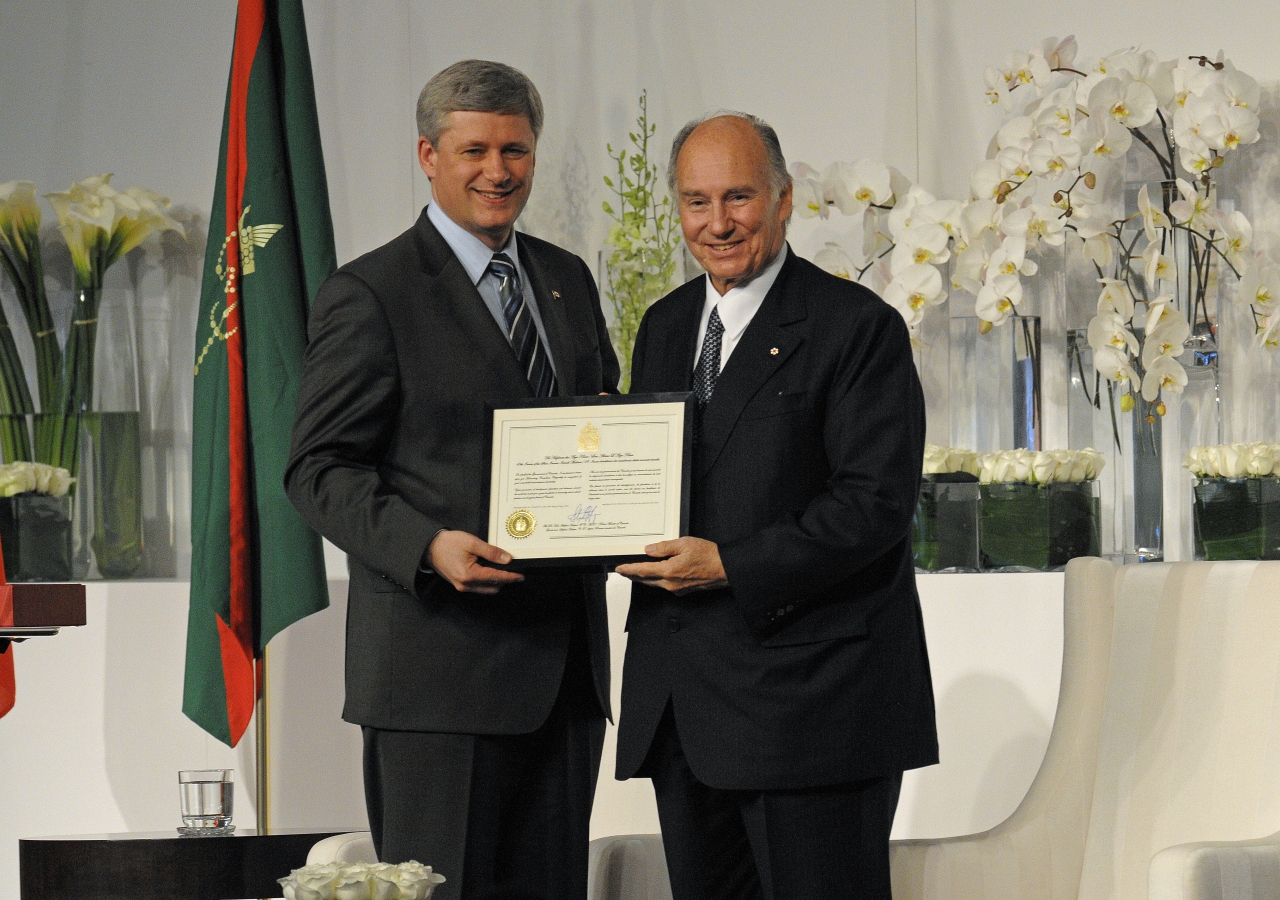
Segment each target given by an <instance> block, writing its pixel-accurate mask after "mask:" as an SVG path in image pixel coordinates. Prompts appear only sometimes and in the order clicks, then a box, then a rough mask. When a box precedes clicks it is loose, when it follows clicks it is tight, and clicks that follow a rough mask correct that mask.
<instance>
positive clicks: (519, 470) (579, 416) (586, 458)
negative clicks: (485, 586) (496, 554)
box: [487, 394, 694, 568]
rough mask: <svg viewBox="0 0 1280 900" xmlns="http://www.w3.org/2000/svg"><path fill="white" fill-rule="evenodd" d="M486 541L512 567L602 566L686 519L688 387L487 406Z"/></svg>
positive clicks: (640, 551) (678, 529) (672, 534)
mask: <svg viewBox="0 0 1280 900" xmlns="http://www.w3.org/2000/svg"><path fill="white" fill-rule="evenodd" d="M489 408H490V409H491V411H492V415H493V425H492V432H491V434H490V460H489V463H490V465H489V471H488V473H487V474H488V476H489V478H488V488H489V525H488V537H487V540H488V541H489V543H491V544H495V545H497V546H499V547H502V548H503V549H504V550H506V551H507V552H508V553H510V554H511V556H512V557H513V562H512V566H514V567H516V568H520V567H524V566H539V565H560V566H566V565H586V564H591V565H595V564H601V563H605V564H612V563H617V562H622V561H626V560H630V559H642V558H644V548H645V546H646V545H648V544H652V543H655V542H657V541H665V540H672V539H674V538H677V537H680V536H681V535H683V534H684V533H685V531H686V530H687V526H688V508H689V494H688V485H689V471H690V468H691V464H692V446H691V445H692V440H691V436H692V426H693V419H692V415H693V413H692V410H693V408H694V406H693V400H692V395H691V394H648V395H634V394H632V395H626V396H618V395H611V396H606V397H574V398H558V399H550V400H528V401H520V402H516V403H512V404H510V405H498V404H496V403H493V404H489Z"/></svg>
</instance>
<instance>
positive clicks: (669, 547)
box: [614, 537, 729, 594]
mask: <svg viewBox="0 0 1280 900" xmlns="http://www.w3.org/2000/svg"><path fill="white" fill-rule="evenodd" d="M644 552H645V553H647V554H649V555H650V556H653V557H656V558H658V559H660V560H662V561H661V562H642V563H627V564H626V565H622V566H618V568H617V569H615V570H614V571H616V572H617V573H618V574H619V575H622V576H625V577H626V578H630V579H631V580H632V581H636V582H639V583H640V584H647V585H649V586H651V587H656V588H662V589H663V590H664V591H671V592H672V593H673V594H687V593H689V592H690V591H706V590H711V589H712V588H722V587H728V586H729V576H728V575H726V574H725V571H724V565H723V564H722V563H721V562H720V548H719V547H717V546H716V545H715V544H714V543H713V542H711V541H704V540H703V539H702V538H696V537H682V538H677V539H676V540H674V541H661V542H659V543H657V544H650V545H649V546H648V547H645V548H644Z"/></svg>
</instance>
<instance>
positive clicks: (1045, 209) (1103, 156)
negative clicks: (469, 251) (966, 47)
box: [793, 37, 1280, 414]
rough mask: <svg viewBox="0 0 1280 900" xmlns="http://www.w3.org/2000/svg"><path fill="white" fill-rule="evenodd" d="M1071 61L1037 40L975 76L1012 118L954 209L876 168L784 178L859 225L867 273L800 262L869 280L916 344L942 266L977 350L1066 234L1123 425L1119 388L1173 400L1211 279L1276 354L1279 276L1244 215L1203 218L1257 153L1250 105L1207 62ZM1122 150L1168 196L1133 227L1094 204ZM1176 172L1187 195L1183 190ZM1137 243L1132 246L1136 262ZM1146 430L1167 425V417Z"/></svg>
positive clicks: (1111, 180)
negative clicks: (1183, 281)
mask: <svg viewBox="0 0 1280 900" xmlns="http://www.w3.org/2000/svg"><path fill="white" fill-rule="evenodd" d="M1076 55H1077V47H1076V42H1075V40H1074V38H1070V37H1069V38H1067V39H1066V40H1063V41H1058V40H1057V39H1056V38H1049V39H1047V40H1045V41H1044V42H1043V44H1042V45H1041V46H1039V47H1035V48H1032V49H1031V50H1028V51H1026V52H1023V53H1017V54H1014V55H1013V56H1011V57H1010V58H1009V59H1008V60H1007V62H1006V65H1005V66H1004V67H1003V68H998V69H997V68H992V69H988V70H987V73H986V83H987V98H988V100H989V101H990V102H991V103H993V104H999V105H1000V106H1001V107H1002V108H1003V109H1005V110H1006V111H1007V112H1009V113H1010V116H1009V118H1008V119H1007V121H1006V122H1005V123H1004V124H1003V125H1002V126H1001V127H1000V129H999V130H998V131H997V133H996V135H995V137H994V138H993V140H992V142H991V145H990V148H989V151H988V158H987V160H986V161H984V162H983V163H982V164H981V165H979V166H978V168H977V169H976V170H975V171H974V173H973V175H972V177H971V179H970V192H969V197H968V198H967V199H965V200H964V201H963V202H953V201H948V200H938V199H936V198H934V197H933V196H932V195H930V194H929V193H928V192H927V191H925V190H924V189H923V188H921V187H920V186H918V185H912V184H910V183H909V182H908V181H907V180H906V179H905V178H903V177H902V176H901V175H900V174H899V173H896V172H894V171H893V170H891V169H888V168H887V167H885V166H882V165H879V164H876V163H872V162H865V161H864V162H859V163H857V164H856V165H850V164H847V163H833V164H832V165H831V166H829V167H828V168H827V170H826V171H825V172H823V173H822V174H821V175H819V174H818V173H817V171H816V170H814V169H813V168H811V167H810V166H808V165H806V164H804V163H797V164H796V165H795V166H794V167H793V175H794V177H795V180H796V189H795V190H796V210H797V213H798V214H799V215H800V216H802V217H805V216H810V217H811V216H823V217H825V216H827V215H828V214H829V211H830V209H831V208H832V207H835V208H836V209H838V210H840V212H842V213H844V214H846V215H857V214H861V215H863V217H864V222H863V235H864V238H863V256H864V259H865V261H864V263H862V264H861V265H855V264H854V263H853V262H852V260H851V259H850V258H849V257H848V255H847V254H846V253H845V252H844V250H843V249H842V248H840V247H839V246H838V245H836V244H828V245H827V246H826V247H824V248H823V250H821V251H819V253H818V254H817V255H816V256H815V258H814V262H815V263H816V264H818V265H819V266H821V267H823V268H825V269H827V270H828V271H830V272H833V273H835V274H838V275H843V276H845V277H852V278H856V279H858V280H863V279H864V278H868V279H869V281H870V283H871V285H872V286H873V287H875V288H877V289H878V290H879V291H880V292H881V294H882V296H883V297H884V299H885V300H886V301H887V302H889V303H890V304H891V305H893V306H894V307H895V308H897V309H898V311H899V312H900V313H901V314H902V315H903V318H904V319H905V320H906V321H907V324H908V326H910V327H911V329H912V332H913V336H914V334H915V332H916V329H917V326H918V325H919V323H920V321H921V319H922V317H923V315H924V312H925V310H926V309H927V308H928V307H930V306H935V305H938V304H940V303H942V302H943V300H945V299H946V296H947V292H946V288H945V286H944V283H943V278H942V274H941V272H940V271H938V269H937V267H938V266H940V265H941V264H943V263H946V262H948V261H953V266H952V270H951V279H950V286H951V287H953V288H963V289H965V290H967V291H969V292H970V293H972V294H974V295H975V297H976V304H975V309H976V313H977V315H978V317H979V318H980V319H981V323H980V330H981V331H983V332H987V331H990V330H991V328H993V327H995V326H998V325H1001V324H1003V323H1004V322H1005V321H1006V320H1007V319H1008V317H1009V316H1011V315H1016V314H1017V312H1018V305H1019V304H1020V303H1021V302H1022V295H1023V279H1024V278H1027V277H1031V276H1034V275H1035V274H1036V272H1037V271H1038V266H1037V264H1036V263H1035V262H1034V260H1032V259H1031V258H1029V257H1030V256H1031V255H1032V254H1034V252H1035V251H1036V250H1038V249H1039V248H1040V247H1042V246H1049V247H1060V246H1062V244H1063V243H1064V241H1065V239H1066V235H1067V233H1068V232H1074V233H1075V234H1076V235H1077V236H1078V237H1079V238H1080V239H1082V241H1083V253H1084V255H1085V257H1086V259H1088V260H1089V261H1090V262H1091V263H1092V264H1093V265H1095V266H1096V268H1097V271H1098V275H1099V278H1100V280H1101V283H1102V285H1103V287H1102V292H1101V295H1100V297H1099V302H1098V314H1097V316H1096V317H1095V319H1094V320H1093V322H1092V323H1091V324H1090V327H1089V341H1090V344H1091V346H1092V347H1093V349H1094V366H1095V368H1096V369H1097V373H1098V378H1099V379H1102V378H1105V379H1107V380H1108V382H1109V390H1110V391H1111V393H1112V397H1113V399H1114V387H1115V386H1116V385H1117V384H1118V385H1119V386H1120V387H1121V388H1123V389H1124V391H1123V394H1122V396H1121V398H1120V405H1121V408H1122V409H1124V410H1126V411H1127V410H1129V409H1132V408H1133V405H1134V397H1133V394H1132V391H1131V390H1130V388H1132V389H1133V390H1140V391H1141V393H1142V395H1143V398H1144V399H1145V400H1147V401H1148V402H1154V401H1157V400H1158V398H1159V396H1160V393H1161V392H1162V391H1169V392H1177V391H1180V390H1181V389H1182V386H1183V385H1184V384H1185V383H1186V374H1185V372H1184V371H1183V369H1182V366H1181V364H1180V363H1178V362H1177V360H1176V357H1178V356H1180V355H1181V354H1182V352H1183V345H1184V343H1185V342H1186V340H1187V338H1188V337H1189V336H1191V335H1192V334H1196V335H1204V334H1211V332H1212V326H1211V323H1209V321H1208V317H1207V300H1208V299H1209V298H1210V297H1211V295H1212V292H1213V291H1214V290H1216V286H1217V264H1218V263H1221V264H1222V265H1224V266H1226V268H1228V269H1229V270H1230V271H1231V272H1232V273H1233V274H1235V275H1236V276H1238V277H1239V278H1240V279H1241V290H1240V293H1239V298H1238V300H1239V302H1241V303H1246V304H1248V305H1249V306H1250V307H1251V308H1252V312H1253V316H1254V321H1255V325H1256V330H1257V334H1258V337H1259V340H1260V341H1261V342H1262V343H1263V344H1264V345H1265V346H1267V347H1275V346H1277V345H1280V313H1278V312H1277V310H1278V308H1280V260H1277V259H1273V258H1272V257H1271V256H1269V255H1268V254H1267V253H1265V252H1258V251H1255V250H1254V247H1255V246H1258V245H1259V244H1260V243H1261V242H1259V241H1257V240H1256V239H1255V235H1254V234H1253V228H1252V226H1251V225H1250V223H1249V222H1248V220H1247V219H1246V217H1245V216H1244V215H1243V214H1242V213H1240V212H1238V211H1233V212H1231V213H1230V214H1228V213H1226V212H1224V211H1222V210H1220V209H1218V208H1217V201H1216V188H1215V186H1214V181H1213V179H1214V175H1215V173H1216V172H1217V171H1218V170H1219V169H1221V167H1222V166H1223V164H1224V162H1225V161H1226V159H1227V158H1228V157H1229V155H1230V154H1232V153H1234V152H1235V151H1236V150H1238V149H1239V148H1240V147H1241V146H1242V145H1246V144H1251V143H1253V142H1255V141H1257V140H1258V138H1259V133H1258V116H1257V113H1256V111H1255V110H1256V108H1257V104H1258V96H1259V91H1258V85H1257V82H1256V81H1255V80H1254V79H1253V78H1251V77H1250V76H1249V75H1247V74H1245V73H1243V72H1240V71H1239V70H1237V69H1236V68H1235V67H1234V66H1233V65H1232V64H1231V63H1230V61H1228V60H1226V59H1223V58H1222V57H1221V55H1219V57H1218V58H1216V59H1210V58H1209V57H1207V56H1187V57H1180V58H1177V59H1173V60H1160V59H1158V58H1157V57H1156V56H1155V55H1154V54H1153V53H1152V52H1150V51H1139V50H1136V49H1128V50H1122V51H1119V52H1117V53H1113V54H1111V55H1110V56H1106V57H1103V58H1101V59H1099V60H1097V61H1096V62H1095V63H1093V64H1092V65H1091V66H1087V67H1079V66H1077V63H1076ZM1135 144H1141V145H1142V146H1143V147H1144V148H1146V150H1148V151H1149V152H1150V153H1152V154H1153V155H1154V158H1155V160H1156V161H1157V164H1158V165H1159V167H1160V171H1161V172H1162V174H1163V176H1164V179H1165V181H1166V183H1167V184H1170V186H1171V185H1172V184H1176V189H1177V191H1176V195H1175V194H1174V193H1173V192H1172V190H1171V189H1167V190H1166V191H1165V196H1162V197H1160V198H1151V197H1150V196H1149V195H1148V193H1147V191H1146V190H1145V189H1143V190H1142V191H1141V192H1140V196H1139V200H1138V203H1139V207H1140V212H1139V213H1135V214H1134V215H1133V216H1131V217H1129V218H1125V217H1123V216H1121V217H1118V218H1117V217H1113V216H1112V215H1111V214H1109V212H1108V211H1107V209H1106V204H1105V203H1104V202H1103V199H1104V197H1105V195H1106V190H1107V188H1108V187H1110V186H1112V185H1114V184H1115V183H1116V182H1117V181H1118V179H1119V178H1120V176H1121V173H1120V166H1119V162H1120V161H1121V159H1122V158H1123V157H1124V156H1125V154H1127V153H1128V152H1129V151H1130V149H1131V148H1132V147H1133V146H1134V145H1135ZM1180 170H1181V171H1182V172H1184V173H1185V174H1187V175H1188V176H1189V177H1188V178H1186V179H1184V178H1179V177H1178V173H1179V171H1180ZM1139 216H1140V217H1141V222H1140V223H1138V222H1137V221H1136V219H1137V218H1138V217H1139ZM1130 219H1134V220H1135V221H1134V222H1132V223H1131V222H1130ZM1138 224H1141V226H1142V227H1141V230H1140V231H1137V229H1136V227H1135V226H1136V225H1138ZM1126 226H1128V227H1126ZM1134 231H1136V232H1137V233H1136V235H1134V234H1131V232H1134ZM1139 236H1145V238H1146V240H1145V243H1144V246H1143V247H1142V248H1141V249H1139V248H1138V246H1137V244H1138V237H1139ZM1175 238H1176V239H1179V240H1182V241H1185V249H1184V251H1183V252H1185V253H1186V255H1187V258H1188V261H1189V264H1190V270H1191V275H1192V284H1191V285H1190V287H1191V291H1190V294H1191V295H1190V297H1189V304H1188V305H1189V311H1190V313H1191V318H1190V321H1188V320H1187V318H1186V316H1185V315H1184V313H1183V312H1182V311H1180V310H1179V309H1178V308H1177V307H1176V306H1175V304H1174V302H1173V297H1172V295H1171V294H1169V293H1167V292H1165V291H1163V290H1162V287H1168V286H1170V285H1173V284H1175V281H1176V278H1177V276H1176V274H1175V272H1174V264H1173V261H1172V257H1174V256H1177V255H1179V254H1178V253H1177V252H1175V250H1174V246H1175ZM1095 402H1097V400H1096V395H1095ZM1154 412H1155V413H1157V414H1163V412H1164V406H1163V404H1159V403H1157V404H1156V405H1155V406H1154Z"/></svg>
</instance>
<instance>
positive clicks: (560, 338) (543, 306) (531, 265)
mask: <svg viewBox="0 0 1280 900" xmlns="http://www.w3.org/2000/svg"><path fill="white" fill-rule="evenodd" d="M517 243H518V244H519V247H520V265H521V266H523V267H524V271H525V274H526V275H528V276H529V285H528V290H529V291H531V292H532V293H533V296H534V298H535V299H536V302H537V306H538V317H539V318H540V319H542V328H543V330H544V331H546V333H547V343H548V344H549V345H550V346H549V348H548V349H549V350H550V351H551V362H552V364H553V366H554V368H555V372H556V392H557V393H558V394H559V395H560V396H561V397H571V396H573V394H574V393H576V386H577V377H576V376H577V372H576V362H577V360H576V359H575V357H574V353H573V341H572V339H571V336H570V333H569V323H568V320H567V319H566V317H565V313H564V300H563V299H561V297H560V292H559V291H558V290H556V284H557V282H556V280H555V279H554V278H553V277H551V276H550V274H549V273H548V271H547V268H546V266H545V265H544V264H543V261H542V260H541V259H540V258H539V256H538V254H537V253H535V252H534V248H532V247H531V246H530V243H529V242H528V241H518V242H517Z"/></svg>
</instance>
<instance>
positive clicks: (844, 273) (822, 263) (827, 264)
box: [813, 241, 858, 281]
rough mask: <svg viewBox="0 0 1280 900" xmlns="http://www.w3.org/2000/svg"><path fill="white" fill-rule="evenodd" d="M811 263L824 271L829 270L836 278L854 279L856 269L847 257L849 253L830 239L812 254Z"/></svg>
mask: <svg viewBox="0 0 1280 900" xmlns="http://www.w3.org/2000/svg"><path fill="white" fill-rule="evenodd" d="M813 264H814V265H815V266H817V267H818V268H819V269H822V270H823V271H824V272H830V273H831V274H832V275H835V276H836V277H837V278H844V279H846V280H848V281H853V280H854V275H855V273H856V272H857V270H858V268H857V266H855V265H854V264H853V260H851V259H850V258H849V254H847V253H845V252H844V250H842V249H841V247H840V245H839V244H833V243H831V242H830V241H827V243H825V244H824V245H823V246H822V249H821V250H819V251H818V252H817V253H815V254H814V255H813Z"/></svg>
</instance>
